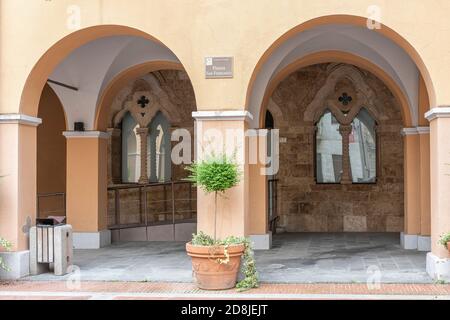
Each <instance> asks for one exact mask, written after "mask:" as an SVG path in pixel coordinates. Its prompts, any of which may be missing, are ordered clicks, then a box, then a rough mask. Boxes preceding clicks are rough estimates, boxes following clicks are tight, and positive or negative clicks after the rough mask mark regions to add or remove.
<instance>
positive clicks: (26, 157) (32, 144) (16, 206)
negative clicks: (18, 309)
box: [0, 114, 41, 279]
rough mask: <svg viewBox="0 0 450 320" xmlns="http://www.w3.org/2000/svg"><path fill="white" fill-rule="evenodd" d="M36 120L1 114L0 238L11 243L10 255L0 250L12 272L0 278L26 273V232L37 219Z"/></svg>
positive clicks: (22, 116)
mask: <svg viewBox="0 0 450 320" xmlns="http://www.w3.org/2000/svg"><path fill="white" fill-rule="evenodd" d="M40 123H41V120H40V119H38V118H34V117H30V116H26V115H21V114H0V237H2V238H4V239H6V240H8V241H10V242H11V243H12V251H11V252H9V253H6V252H4V250H0V256H1V257H2V259H3V261H4V262H5V263H6V264H7V265H8V267H10V268H11V271H9V272H5V271H3V270H0V279H2V278H5V279H17V278H20V277H23V276H26V275H28V274H29V251H28V248H29V243H28V231H29V228H30V227H31V226H32V225H33V224H34V223H35V219H36V193H37V182H36V162H37V153H36V143H37V130H36V129H37V128H36V127H37V126H38V125H39V124H40Z"/></svg>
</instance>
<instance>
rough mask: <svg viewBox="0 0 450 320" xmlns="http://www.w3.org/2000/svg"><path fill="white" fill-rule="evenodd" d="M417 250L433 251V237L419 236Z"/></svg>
mask: <svg viewBox="0 0 450 320" xmlns="http://www.w3.org/2000/svg"><path fill="white" fill-rule="evenodd" d="M417 250H419V251H431V237H430V236H418V237H417Z"/></svg>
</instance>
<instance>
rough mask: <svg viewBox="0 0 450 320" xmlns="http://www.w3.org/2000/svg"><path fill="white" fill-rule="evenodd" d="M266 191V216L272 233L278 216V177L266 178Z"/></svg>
mask: <svg viewBox="0 0 450 320" xmlns="http://www.w3.org/2000/svg"><path fill="white" fill-rule="evenodd" d="M267 184H268V186H267V193H268V197H267V198H268V199H267V201H268V204H267V211H268V212H267V217H268V220H269V221H268V223H269V230H270V231H272V234H275V233H276V231H277V230H276V229H277V227H276V224H277V222H278V220H279V218H280V216H279V215H278V179H269V180H267Z"/></svg>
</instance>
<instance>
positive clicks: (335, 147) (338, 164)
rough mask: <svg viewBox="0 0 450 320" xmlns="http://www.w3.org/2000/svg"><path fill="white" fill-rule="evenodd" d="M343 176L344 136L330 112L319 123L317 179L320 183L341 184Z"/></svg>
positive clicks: (326, 112) (317, 134)
mask: <svg viewBox="0 0 450 320" xmlns="http://www.w3.org/2000/svg"><path fill="white" fill-rule="evenodd" d="M341 175H342V136H341V134H340V133H339V123H338V122H337V121H336V118H335V117H334V115H333V114H332V113H331V112H330V111H328V110H327V111H325V113H324V114H323V115H322V117H321V118H320V120H319V122H318V123H317V131H316V179H317V182H318V183H339V182H340V181H341Z"/></svg>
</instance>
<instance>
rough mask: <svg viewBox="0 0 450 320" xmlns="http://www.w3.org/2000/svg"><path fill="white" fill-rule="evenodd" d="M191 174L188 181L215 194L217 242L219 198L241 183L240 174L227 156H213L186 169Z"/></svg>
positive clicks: (215, 233)
mask: <svg viewBox="0 0 450 320" xmlns="http://www.w3.org/2000/svg"><path fill="white" fill-rule="evenodd" d="M185 169H186V170H187V171H189V172H190V175H189V177H188V178H187V179H186V180H187V181H190V182H193V183H194V184H195V185H196V186H198V187H200V188H201V189H202V190H203V191H205V193H214V241H216V240H217V196H218V195H219V194H223V193H225V191H226V190H228V189H230V188H232V187H234V186H236V185H237V184H238V183H239V178H240V172H239V169H238V165H237V163H236V162H235V161H233V159H231V158H228V157H227V156H226V155H225V154H223V155H220V156H215V155H212V156H210V157H208V158H207V159H206V160H203V161H201V162H198V163H194V164H192V165H190V166H188V167H186V168H185Z"/></svg>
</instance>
